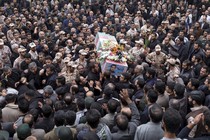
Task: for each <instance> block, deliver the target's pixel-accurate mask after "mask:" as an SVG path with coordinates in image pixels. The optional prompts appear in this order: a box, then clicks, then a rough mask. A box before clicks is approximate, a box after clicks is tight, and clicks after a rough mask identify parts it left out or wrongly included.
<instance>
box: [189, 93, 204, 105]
mask: <svg viewBox="0 0 210 140" xmlns="http://www.w3.org/2000/svg"><path fill="white" fill-rule="evenodd" d="M203 101H204V93H203V92H202V91H199V90H194V91H191V92H190V94H189V96H188V102H189V105H190V106H191V107H194V106H200V105H202V104H203Z"/></svg>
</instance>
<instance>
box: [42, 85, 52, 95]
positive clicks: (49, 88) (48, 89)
mask: <svg viewBox="0 0 210 140" xmlns="http://www.w3.org/2000/svg"><path fill="white" fill-rule="evenodd" d="M43 90H44V97H45V98H49V97H50V96H51V95H52V94H53V93H54V90H53V88H52V86H50V85H47V86H45V87H44V89H43Z"/></svg>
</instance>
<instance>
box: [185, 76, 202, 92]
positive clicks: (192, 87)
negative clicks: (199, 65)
mask: <svg viewBox="0 0 210 140" xmlns="http://www.w3.org/2000/svg"><path fill="white" fill-rule="evenodd" d="M199 85H200V81H199V80H198V79H196V78H191V79H190V80H189V82H188V84H187V88H188V89H189V90H197V89H198V87H199Z"/></svg>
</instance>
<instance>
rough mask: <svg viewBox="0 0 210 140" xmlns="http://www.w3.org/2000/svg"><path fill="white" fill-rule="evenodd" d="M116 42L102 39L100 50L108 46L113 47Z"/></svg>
mask: <svg viewBox="0 0 210 140" xmlns="http://www.w3.org/2000/svg"><path fill="white" fill-rule="evenodd" d="M116 45H117V44H116V42H115V41H112V40H103V41H102V45H101V50H104V51H107V50H109V49H110V48H114V47H115V46H116Z"/></svg>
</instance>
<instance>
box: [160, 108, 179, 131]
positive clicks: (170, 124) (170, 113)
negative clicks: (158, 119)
mask: <svg viewBox="0 0 210 140" xmlns="http://www.w3.org/2000/svg"><path fill="white" fill-rule="evenodd" d="M181 122H182V117H181V115H180V114H179V112H178V111H177V110H175V109H172V108H169V109H167V110H166V112H165V113H164V115H163V127H164V130H165V131H166V132H168V133H172V134H175V133H176V132H177V131H178V130H179V128H180V126H181Z"/></svg>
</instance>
